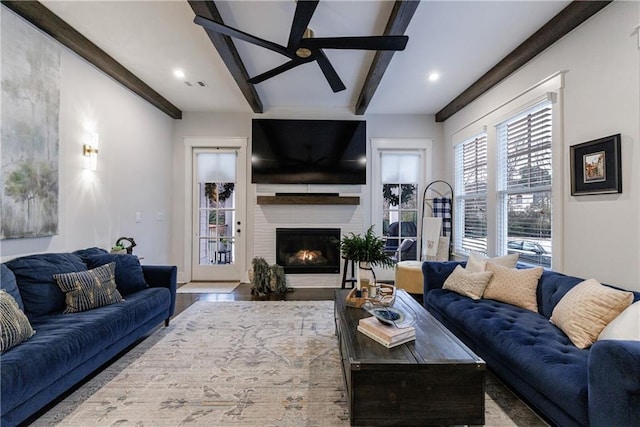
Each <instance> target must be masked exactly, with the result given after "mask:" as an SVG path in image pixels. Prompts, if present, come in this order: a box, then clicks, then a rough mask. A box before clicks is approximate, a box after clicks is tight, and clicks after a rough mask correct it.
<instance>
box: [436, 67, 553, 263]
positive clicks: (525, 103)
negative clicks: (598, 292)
mask: <svg viewBox="0 0 640 427" xmlns="http://www.w3.org/2000/svg"><path fill="white" fill-rule="evenodd" d="M565 73H566V71H557V72H555V73H553V74H550V75H549V76H547V77H545V78H543V79H542V80H540V81H538V82H536V83H535V84H533V85H532V86H530V87H528V88H526V89H524V90H522V91H520V92H518V93H515V94H509V92H508V91H507V92H505V91H502V92H496V94H494V95H493V96H492V98H491V99H492V101H489V102H490V103H491V104H493V105H494V106H495V107H493V108H488V109H487V110H486V111H485V112H481V111H475V110H469V111H470V113H469V115H468V121H467V122H466V124H463V125H461V126H459V127H456V129H455V130H454V131H452V133H451V134H450V142H451V146H450V147H451V151H450V153H451V155H450V157H449V159H448V161H449V165H450V169H449V170H450V171H451V175H450V176H451V177H453V174H454V173H455V172H454V171H455V154H454V151H453V147H455V145H457V144H458V143H460V142H462V141H464V140H466V139H468V138H469V137H471V136H473V135H476V134H478V133H480V131H481V130H482V129H486V130H487V138H488V147H487V151H488V166H489V171H495V168H496V163H497V159H496V138H497V132H496V129H495V126H497V125H498V124H499V123H501V122H503V121H505V120H506V119H507V118H509V117H511V116H512V115H514V114H516V113H517V112H518V111H523V110H525V109H526V108H528V107H531V106H533V105H535V104H537V103H540V102H541V101H543V100H545V99H548V100H550V101H551V102H552V104H553V117H552V128H553V130H552V140H553V144H552V170H553V175H554V176H555V177H563V176H564V174H565V165H564V159H565V158H566V155H565V154H564V146H565V143H564V138H563V132H564V131H563V125H562V123H563V119H564V116H563V99H564V94H563V90H564V77H565ZM562 183H563V180H562V179H554V180H553V183H552V196H551V197H552V204H553V211H552V214H551V223H552V226H551V227H552V230H551V233H552V236H553V237H552V243H551V249H552V253H553V260H552V265H551V268H553V269H554V270H562V268H563V265H564V257H563V246H564V245H563V230H562V224H563V221H562V218H563V215H564V213H563V212H564V209H563V207H564V203H565V201H564V198H563V194H564V191H565V189H564V188H563V186H562V185H563V184H562ZM487 192H488V197H487V215H488V216H489V218H490V220H489V221H488V223H487V254H488V255H489V256H496V246H497V245H496V233H497V231H496V227H497V220H494V218H496V216H497V212H496V209H495V208H496V203H497V199H496V180H495V179H492V178H490V179H489V183H488V188H487ZM454 227H455V224H454Z"/></svg>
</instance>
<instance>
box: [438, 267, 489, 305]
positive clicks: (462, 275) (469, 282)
mask: <svg viewBox="0 0 640 427" xmlns="http://www.w3.org/2000/svg"><path fill="white" fill-rule="evenodd" d="M492 275H493V273H491V272H490V271H481V272H480V273H470V272H468V271H467V270H465V269H464V268H463V267H462V266H461V265H459V266H457V267H456V269H455V270H453V272H452V273H451V274H450V275H449V277H447V280H445V282H444V285H442V288H443V289H448V290H450V291H453V292H457V293H459V294H460V295H464V296H467V297H469V298H472V299H480V298H481V297H482V293H483V292H484V288H486V287H487V283H489V280H490V279H491V276H492Z"/></svg>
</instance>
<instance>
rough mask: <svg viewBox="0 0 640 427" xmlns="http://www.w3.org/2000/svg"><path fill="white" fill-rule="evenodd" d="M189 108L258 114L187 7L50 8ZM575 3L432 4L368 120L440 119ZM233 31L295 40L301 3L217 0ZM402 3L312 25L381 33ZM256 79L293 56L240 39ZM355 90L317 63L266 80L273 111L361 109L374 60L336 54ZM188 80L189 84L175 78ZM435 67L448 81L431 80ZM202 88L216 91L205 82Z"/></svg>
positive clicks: (344, 32) (331, 31) (340, 11)
mask: <svg viewBox="0 0 640 427" xmlns="http://www.w3.org/2000/svg"><path fill="white" fill-rule="evenodd" d="M42 3H43V4H44V5H45V6H46V7H48V8H49V9H50V10H51V11H52V12H54V13H55V14H56V15H58V16H59V17H61V18H62V19H63V20H65V21H66V22H67V23H68V24H70V25H71V26H73V27H74V28H76V29H77V30H78V31H79V32H80V33H82V34H83V35H85V36H86V37H87V38H88V39H89V40H91V41H92V42H93V43H95V44H96V45H98V46H99V47H100V48H102V49H103V50H104V51H105V52H107V53H108V54H109V55H111V56H112V57H113V58H114V59H116V60H117V61H118V62H120V63H121V64H122V65H124V66H125V67H127V68H128V69H129V70H130V71H131V72H133V73H134V74H135V75H137V76H138V77H139V78H141V79H142V80H143V81H144V82H145V83H147V84H148V85H149V86H151V87H152V88H153V89H155V90H156V91H157V92H158V93H160V94H161V95H162V96H164V97H165V98H167V99H168V100H169V102H171V103H173V104H174V105H175V106H176V107H178V108H179V109H181V110H182V111H183V112H189V111H200V112H251V109H250V107H249V105H248V103H247V101H246V100H245V98H244V96H243V95H242V94H241V92H240V90H239V89H238V87H237V85H236V83H235V81H234V80H233V78H232V77H231V75H230V73H229V72H228V71H227V69H226V67H225V65H224V63H223V62H222V59H221V58H220V56H219V55H218V53H217V51H216V50H215V48H214V47H213V44H212V43H211V41H210V40H209V38H208V36H207V35H206V33H205V31H204V30H203V29H202V27H200V26H198V25H196V24H194V23H193V18H194V14H193V11H192V9H191V7H190V6H189V4H188V3H187V2H186V0H175V1H157V0H151V1H149V0H147V1H42ZM569 3H570V1H556V0H554V1H425V0H423V1H422V2H421V4H420V6H419V7H418V9H417V11H416V13H415V15H414V17H413V19H412V21H411V24H410V25H409V27H408V29H407V31H406V34H407V35H408V36H409V43H408V44H407V48H406V49H405V50H404V51H402V52H397V53H396V54H395V55H394V57H393V60H392V61H391V64H390V65H389V67H388V68H387V71H386V73H385V75H384V77H383V79H382V82H381V83H380V85H379V87H378V90H377V92H376V94H375V96H374V97H373V99H372V100H371V103H370V104H369V108H368V109H367V113H378V114H435V113H436V112H438V111H439V110H440V109H442V108H443V107H444V106H445V105H447V104H448V103H449V102H450V101H451V100H452V99H453V98H455V97H456V96H457V95H458V94H460V93H461V92H462V91H463V90H464V89H466V88H467V87H468V86H469V85H471V84H472V83H473V82H474V81H475V80H477V79H478V78H479V77H480V76H482V75H483V74H484V73H485V72H486V71H488V70H489V69H490V68H491V67H492V66H493V65H495V64H496V63H497V62H498V61H499V60H500V59H502V58H503V57H504V56H506V55H507V54H508V53H509V52H511V51H512V50H513V49H514V48H515V47H517V46H518V45H519V44H520V43H522V42H523V41H524V40H526V39H527V38H528V37H529V36H530V35H532V34H533V33H534V32H535V31H536V30H537V29H538V28H540V27H541V26H542V25H544V24H545V23H546V22H547V21H548V20H549V19H551V18H552V17H553V16H555V15H556V14H557V13H558V12H560V11H561V10H562V9H563V8H564V7H565V6H567V5H568V4H569ZM216 5H217V6H218V9H219V11H220V14H221V15H222V18H223V19H224V22H225V24H227V25H229V26H232V27H234V28H237V29H240V30H242V31H244V32H247V33H251V34H253V35H255V36H257V37H260V38H263V39H266V40H270V41H273V42H276V43H279V44H282V45H286V44H287V39H288V36H289V29H290V26H291V21H292V18H293V13H294V9H295V2H294V1H293V0H282V1H243V0H232V1H216ZM392 7H393V2H392V1H338V0H324V1H320V4H319V5H318V8H317V9H316V12H315V14H314V15H313V18H312V19H311V22H310V24H309V27H310V28H312V29H313V30H314V32H315V35H316V37H337V36H366V35H381V34H382V33H383V31H384V28H385V25H386V22H387V20H388V18H389V13H390V11H391V9H392ZM234 42H235V45H236V47H237V49H238V52H239V54H240V57H241V58H242V61H243V62H244V64H245V66H246V68H247V71H248V72H249V75H250V76H254V75H257V74H260V73H262V72H264V71H267V70H269V69H271V68H273V67H275V66H278V65H280V64H282V63H284V62H286V61H287V58H285V57H283V56H280V55H279V54H277V53H274V52H271V51H268V50H266V49H263V48H260V47H256V46H254V45H250V44H248V43H246V42H242V41H234ZM325 53H326V55H327V56H328V57H329V59H330V60H331V63H332V64H333V66H334V67H335V69H336V70H337V72H338V74H339V75H340V77H341V79H342V80H343V82H344V83H345V85H346V86H347V90H345V91H342V92H339V93H333V92H332V91H331V88H330V87H329V85H328V84H327V82H326V80H325V78H324V76H323V74H322V73H321V72H320V69H319V67H318V65H317V64H316V63H315V62H311V63H308V64H305V65H302V66H299V67H297V68H294V69H293V70H290V71H287V72H285V73H283V74H280V75H279V76H277V77H274V78H272V79H269V80H267V81H265V82H263V83H260V84H257V85H256V89H257V92H258V94H259V96H260V98H261V100H262V102H263V105H264V110H265V112H267V113H268V112H269V111H274V110H278V109H284V108H287V109H296V110H301V111H304V110H306V109H309V110H311V109H314V110H317V109H322V110H327V109H345V108H349V109H350V110H353V106H354V105H355V103H356V100H357V98H358V95H359V93H360V90H361V88H362V85H363V83H364V79H365V77H366V75H367V71H368V69H369V66H370V65H371V61H372V58H373V53H372V52H364V51H355V50H343V51H339V50H326V51H325ZM177 68H179V69H182V70H184V72H185V73H186V80H188V81H189V82H192V83H193V86H192V87H189V86H187V85H186V84H185V83H184V82H183V81H180V80H178V79H176V78H175V77H174V76H173V71H174V70H175V69H177ZM433 71H437V72H438V73H439V74H440V76H441V77H440V80H438V81H437V82H429V81H427V78H426V76H427V74H428V73H430V72H433ZM198 81H203V82H205V83H206V85H207V86H206V87H200V86H199V85H198V84H197V82H198Z"/></svg>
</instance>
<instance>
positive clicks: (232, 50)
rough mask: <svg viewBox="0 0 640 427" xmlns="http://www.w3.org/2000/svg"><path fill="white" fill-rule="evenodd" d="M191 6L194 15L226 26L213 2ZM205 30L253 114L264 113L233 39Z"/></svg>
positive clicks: (208, 1)
mask: <svg viewBox="0 0 640 427" xmlns="http://www.w3.org/2000/svg"><path fill="white" fill-rule="evenodd" d="M189 5H190V6H191V9H193V13H195V14H196V15H200V16H203V17H205V18H207V19H210V20H212V21H216V22H218V23H220V24H224V22H223V20H222V16H220V12H218V8H217V7H216V5H215V3H214V2H213V1H211V0H206V1H198V0H189ZM194 25H195V24H194ZM203 29H204V31H205V32H206V33H207V35H208V36H209V39H210V40H211V43H213V46H214V47H215V48H216V50H217V51H218V53H219V54H220V57H221V58H222V61H223V62H224V64H225V65H226V66H227V69H228V70H229V72H230V73H231V76H232V77H233V79H234V80H235V81H236V84H237V85H238V87H239V88H240V92H242V94H243V95H244V97H245V98H246V99H247V102H248V103H249V105H250V106H251V109H252V110H253V112H254V113H262V112H264V108H263V107H262V101H261V100H260V96H258V92H257V91H256V88H255V87H254V86H253V85H252V84H251V83H249V82H248V81H247V80H249V73H247V69H246V68H245V66H244V64H243V63H242V60H241V59H240V55H239V54H238V51H237V50H236V47H235V45H234V44H233V41H232V40H231V37H229V36H225V35H223V34H219V33H216V32H213V31H210V30H207V29H206V28H203Z"/></svg>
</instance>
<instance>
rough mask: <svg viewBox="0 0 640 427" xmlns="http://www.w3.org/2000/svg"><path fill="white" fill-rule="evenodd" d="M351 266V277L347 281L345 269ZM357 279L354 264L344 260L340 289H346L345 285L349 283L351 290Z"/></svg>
mask: <svg viewBox="0 0 640 427" xmlns="http://www.w3.org/2000/svg"><path fill="white" fill-rule="evenodd" d="M349 263H350V264H351V276H349V278H348V279H347V267H348V266H349ZM357 281H358V279H357V278H356V262H355V261H354V260H351V259H346V258H344V265H343V266H342V289H344V288H345V287H346V284H347V283H351V286H350V287H351V288H353V287H354V286H355V284H356V282H357Z"/></svg>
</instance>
